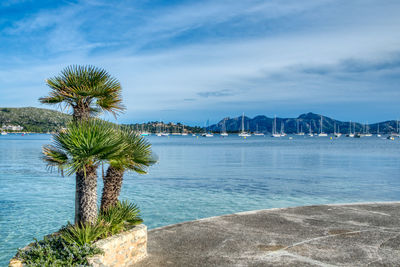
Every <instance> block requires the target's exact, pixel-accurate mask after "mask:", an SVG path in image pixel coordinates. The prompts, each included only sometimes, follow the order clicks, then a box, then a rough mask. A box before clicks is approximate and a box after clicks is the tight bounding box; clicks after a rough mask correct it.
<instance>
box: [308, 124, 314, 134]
mask: <svg viewBox="0 0 400 267" xmlns="http://www.w3.org/2000/svg"><path fill="white" fill-rule="evenodd" d="M308 127H309V128H308V130H309V132H308V136H309V137H313V136H314V134H313V133H312V129H311V121H310V124H309V125H308Z"/></svg>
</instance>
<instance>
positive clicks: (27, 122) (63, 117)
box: [0, 107, 72, 132]
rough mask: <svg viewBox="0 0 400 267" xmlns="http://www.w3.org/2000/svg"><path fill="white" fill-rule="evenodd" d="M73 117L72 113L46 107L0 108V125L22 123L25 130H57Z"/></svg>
mask: <svg viewBox="0 0 400 267" xmlns="http://www.w3.org/2000/svg"><path fill="white" fill-rule="evenodd" d="M71 118H72V117H71V115H67V114H64V113H62V112H58V111H55V110H51V109H44V108H33V107H27V108H0V127H2V126H3V125H20V126H23V127H24V129H23V131H24V132H48V131H50V132H52V131H57V130H59V129H60V128H62V127H65V126H66V124H67V122H68V121H70V120H71Z"/></svg>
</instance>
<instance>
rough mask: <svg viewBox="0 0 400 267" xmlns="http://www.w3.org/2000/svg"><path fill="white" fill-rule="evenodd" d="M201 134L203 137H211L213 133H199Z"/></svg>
mask: <svg viewBox="0 0 400 267" xmlns="http://www.w3.org/2000/svg"><path fill="white" fill-rule="evenodd" d="M201 136H203V137H213V136H214V134H212V133H203V134H201Z"/></svg>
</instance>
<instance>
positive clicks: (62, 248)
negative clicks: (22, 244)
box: [17, 201, 143, 266]
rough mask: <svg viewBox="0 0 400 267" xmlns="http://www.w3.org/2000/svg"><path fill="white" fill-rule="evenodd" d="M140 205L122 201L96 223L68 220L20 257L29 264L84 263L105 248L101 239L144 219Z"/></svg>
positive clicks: (18, 256)
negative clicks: (101, 243)
mask: <svg viewBox="0 0 400 267" xmlns="http://www.w3.org/2000/svg"><path fill="white" fill-rule="evenodd" d="M142 222H143V220H142V219H141V218H140V210H139V208H138V207H137V206H136V205H135V204H132V203H129V202H127V201H123V202H118V203H117V205H115V206H113V207H111V208H110V209H108V210H107V211H106V212H101V213H100V216H99V218H98V220H97V222H96V223H95V224H94V225H92V224H77V225H71V224H67V225H66V226H64V227H63V228H61V229H60V231H59V233H58V234H57V235H51V236H49V237H45V238H44V239H43V240H41V241H37V240H35V242H34V243H33V244H31V245H30V246H29V248H28V249H26V250H19V251H18V254H17V258H18V259H20V260H22V261H23V262H24V264H26V265H27V266H82V265H87V264H88V262H87V258H88V257H91V256H94V255H97V254H100V253H102V252H103V251H101V250H100V249H98V248H96V247H95V246H94V245H93V243H94V242H95V241H97V240H99V239H102V238H107V237H109V236H112V235H115V234H118V233H121V232H123V231H126V230H128V229H131V228H132V227H133V226H134V225H138V224H140V223H142Z"/></svg>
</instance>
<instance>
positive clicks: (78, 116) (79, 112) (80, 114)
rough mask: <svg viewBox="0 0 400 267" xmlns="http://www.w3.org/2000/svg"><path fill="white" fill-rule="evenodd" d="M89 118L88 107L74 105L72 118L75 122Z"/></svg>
mask: <svg viewBox="0 0 400 267" xmlns="http://www.w3.org/2000/svg"><path fill="white" fill-rule="evenodd" d="M89 118H90V112H89V108H88V107H78V106H75V107H74V112H73V114H72V119H73V120H74V121H76V122H81V121H87V120H88V119H89Z"/></svg>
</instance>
